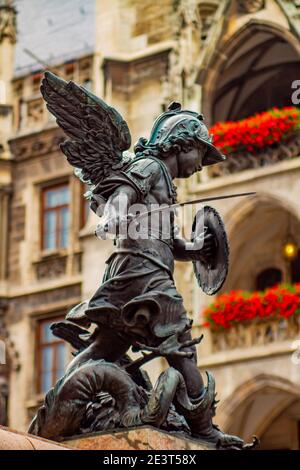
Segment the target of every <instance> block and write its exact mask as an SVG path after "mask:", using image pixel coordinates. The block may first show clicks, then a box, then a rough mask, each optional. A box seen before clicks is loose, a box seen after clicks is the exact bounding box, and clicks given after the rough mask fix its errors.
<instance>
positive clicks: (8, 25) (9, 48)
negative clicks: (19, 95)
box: [0, 0, 16, 184]
mask: <svg viewBox="0 0 300 470" xmlns="http://www.w3.org/2000/svg"><path fill="white" fill-rule="evenodd" d="M15 42H16V10H15V8H14V7H13V6H12V2H11V0H0V158H1V159H8V158H9V156H10V153H9V148H8V144H7V140H8V138H9V136H10V134H11V131H12V106H11V105H12V94H11V81H12V78H13V70H14V44H15ZM0 184H1V181H0Z"/></svg>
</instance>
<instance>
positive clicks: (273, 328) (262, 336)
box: [212, 315, 300, 353]
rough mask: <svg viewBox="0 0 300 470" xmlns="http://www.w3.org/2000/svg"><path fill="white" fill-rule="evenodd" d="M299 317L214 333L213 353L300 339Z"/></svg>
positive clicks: (259, 322) (254, 323)
mask: <svg viewBox="0 0 300 470" xmlns="http://www.w3.org/2000/svg"><path fill="white" fill-rule="evenodd" d="M299 334H300V319H299V316H298V315H294V316H291V317H289V318H282V319H281V320H280V321H278V320H268V321H255V322H253V323H251V324H248V325H242V324H241V325H237V326H234V327H232V328H230V329H229V330H226V331H222V332H212V352H213V353H216V352H220V351H230V350H232V349H236V348H242V349H245V348H253V347H255V346H265V345H267V344H270V343H276V342H278V341H286V340H292V339H294V338H297V337H299Z"/></svg>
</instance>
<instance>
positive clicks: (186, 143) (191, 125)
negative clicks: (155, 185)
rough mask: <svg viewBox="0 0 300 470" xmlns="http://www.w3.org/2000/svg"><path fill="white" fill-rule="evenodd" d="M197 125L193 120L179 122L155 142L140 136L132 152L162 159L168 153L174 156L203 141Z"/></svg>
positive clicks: (141, 155) (137, 155)
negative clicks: (170, 131)
mask: <svg viewBox="0 0 300 470" xmlns="http://www.w3.org/2000/svg"><path fill="white" fill-rule="evenodd" d="M198 131H199V127H198V126H197V123H195V122H188V123H180V125H178V126H177V127H176V128H175V132H174V133H173V134H172V133H170V135H169V136H168V137H167V138H166V139H165V140H162V141H158V142H157V143H156V144H149V143H148V141H147V139H146V138H145V137H140V138H139V140H138V141H137V143H136V144H135V146H134V153H135V156H136V157H137V158H139V157H156V158H160V159H164V158H167V157H169V156H170V155H173V156H176V155H178V154H179V153H180V152H189V151H190V150H192V149H193V148H194V147H195V146H199V145H200V144H202V145H203V146H205V147H206V145H205V143H204V142H201V141H200V140H199V133H198Z"/></svg>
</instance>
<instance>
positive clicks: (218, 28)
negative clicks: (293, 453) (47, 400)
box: [0, 0, 300, 449]
mask: <svg viewBox="0 0 300 470" xmlns="http://www.w3.org/2000/svg"><path fill="white" fill-rule="evenodd" d="M61 3H62V2H57V1H56V0H51V2H40V1H36V0H20V1H16V2H14V5H13V4H12V2H10V1H2V2H0V122H1V128H0V129H1V130H0V143H1V147H0V151H1V153H0V220H1V226H0V246H1V251H0V339H2V341H3V342H4V343H5V346H6V364H5V365H2V366H0V367H1V369H0V397H1V398H0V406H1V412H0V419H1V421H2V422H3V423H4V422H6V423H7V424H9V425H10V426H11V427H13V428H15V429H20V430H25V429H26V427H27V426H28V423H29V421H30V419H31V417H32V415H33V414H34V412H35V410H36V408H37V406H38V405H39V404H40V403H41V400H42V399H43V395H44V393H45V391H46V390H48V389H49V388H50V387H51V386H52V385H53V383H54V382H55V381H56V380H57V378H58V377H59V376H60V375H61V374H62V372H63V369H64V367H65V364H66V362H67V361H68V360H69V359H70V357H71V351H70V350H69V349H68V348H67V347H66V346H65V345H64V344H63V343H62V342H60V341H59V340H58V339H55V338H54V337H53V336H52V335H51V334H50V330H49V325H50V324H51V323H52V322H53V321H54V320H55V319H59V318H63V317H64V315H65V314H66V312H67V311H68V309H69V308H71V307H72V306H73V305H75V304H76V303H78V302H80V301H81V300H83V299H86V298H89V297H90V296H91V295H92V294H93V292H94V291H95V290H96V288H97V285H98V283H99V281H100V279H101V275H102V274H103V271H104V268H105V260H106V259H107V257H108V256H109V254H110V253H111V251H112V249H113V247H112V245H111V243H110V242H104V241H99V240H98V239H97V238H96V237H95V236H94V228H95V224H96V223H97V220H96V216H95V215H93V214H92V213H91V212H90V211H88V208H87V205H86V203H85V201H84V198H83V194H84V192H85V188H84V187H83V185H81V183H80V182H79V180H77V179H76V178H75V177H74V176H73V172H72V169H71V167H70V166H69V164H68V163H67V162H66V161H65V159H64V157H63V156H62V154H61V152H60V150H59V143H60V142H62V141H63V140H64V136H63V135H62V132H61V131H60V130H59V129H58V127H57V126H56V124H55V122H54V121H53V118H52V117H51V115H50V114H49V113H48V111H47V110H46V107H45V104H44V102H43V100H42V98H41V95H40V92H39V86H40V80H41V77H42V74H43V71H44V70H45V69H50V70H52V71H53V72H54V73H56V74H58V75H59V76H61V77H62V78H65V79H66V80H70V79H72V80H74V81H76V82H77V83H80V84H82V85H83V86H85V87H87V88H89V89H91V90H92V91H93V92H94V93H95V94H97V95H99V96H100V97H101V98H103V99H104V100H106V101H107V102H108V103H109V104H111V105H113V106H115V107H116V108H117V109H118V110H119V111H120V112H121V114H122V115H123V117H124V118H125V119H126V121H127V122H128V125H129V128H130V130H131V133H132V137H133V142H135V141H136V140H137V138H138V137H140V136H145V137H147V135H148V134H149V130H150V128H151V125H152V123H153V120H154V118H155V117H156V116H157V115H158V114H159V113H160V112H162V111H163V110H164V109H166V106H167V105H168V103H169V102H170V101H174V100H176V101H180V102H181V103H183V106H184V107H185V108H190V109H193V110H196V111H199V112H200V111H201V112H203V114H204V116H205V122H206V123H207V125H209V126H211V125H213V124H214V123H216V122H218V121H231V120H232V121H238V120H241V119H243V118H245V117H247V116H251V115H253V114H254V113H256V112H261V111H264V110H267V109H269V108H271V107H274V106H277V107H284V106H292V93H293V89H292V83H293V82H294V81H295V80H297V79H299V80H300V77H299V76H297V72H298V71H299V64H300V39H299V36H300V19H299V14H300V4H299V2H297V1H288V0H265V1H263V0H262V1H259V0H252V1H251V0H220V1H217V0H205V1H204V0H176V1H175V0H164V1H163V2H158V1H153V0H152V1H150V0H149V1H148V0H143V1H141V0H113V1H108V0H99V1H96V0H88V1H85V2H82V1H80V0H75V1H74V0H72V2H71V1H67V2H63V5H61ZM41 18H42V19H41ZM29 25H31V27H29ZM299 154H300V141H299V137H297V135H296V136H295V138H294V139H293V140H292V141H291V142H289V143H288V144H286V143H285V144H284V143H282V145H280V147H279V149H277V150H276V151H274V149H268V150H266V151H265V152H264V154H263V155H261V156H260V158H259V159H257V158H254V157H253V156H251V152H250V153H249V152H248V153H247V154H245V155H240V156H239V158H238V160H237V159H232V158H229V159H228V161H227V162H226V163H224V164H223V165H219V166H213V167H211V168H209V169H204V170H203V171H202V172H201V173H199V174H198V175H195V176H193V177H192V178H190V179H189V180H186V181H184V182H183V183H182V182H181V183H179V184H178V190H179V191H178V192H179V197H180V200H184V199H189V198H194V197H196V196H200V195H201V196H203V197H206V196H218V195H221V194H228V193H239V192H242V191H249V190H251V191H256V195H255V197H253V198H250V199H244V200H234V199H233V200H231V201H230V202H229V201H228V200H227V201H222V202H218V203H217V204H215V207H216V208H217V210H218V211H219V212H220V214H221V215H222V217H223V218H224V221H225V225H226V229H227V232H228V236H229V240H230V246H231V257H230V271H229V275H228V279H227V281H226V283H225V285H224V286H223V288H222V292H228V291H231V290H237V289H243V290H255V289H257V288H258V287H261V286H262V287H267V286H268V285H269V284H268V282H269V280H270V278H271V277H272V276H275V278H276V279H277V280H278V281H280V282H299V280H300V278H299V274H298V273H299V268H298V258H296V259H295V260H294V261H293V263H291V262H290V261H288V260H287V259H286V258H285V257H284V256H283V253H282V246H283V245H284V243H285V242H286V240H287V239H288V238H289V237H292V238H293V240H294V241H295V243H296V244H297V245H298V246H300V238H299V237H300V235H299V234H300V230H299V225H300V209H299V203H298V201H299V195H300V186H299V185H300V183H299V176H300V159H299V158H298V156H299ZM219 167H220V168H219ZM191 216H192V214H191ZM191 216H190V217H188V218H187V220H185V221H184V226H185V229H186V231H187V233H188V232H189V226H190V224H191ZM299 263H300V261H299ZM176 279H177V283H178V287H179V290H180V292H182V294H183V296H184V300H185V306H186V308H187V310H188V312H189V314H190V315H191V317H192V318H193V320H194V331H193V334H198V333H199V332H201V331H203V327H202V324H203V310H204V308H205V307H206V306H207V305H208V304H209V303H210V302H211V301H212V299H211V298H209V297H207V296H206V295H205V294H203V293H202V292H201V291H200V289H199V287H198V286H197V284H196V281H195V279H194V274H193V268H192V266H191V264H186V263H178V265H177V266H176ZM299 336H300V325H299V324H298V323H297V322H294V321H293V322H292V321H287V322H286V323H285V324H281V325H279V324H278V322H276V321H269V322H267V323H266V322H265V323H257V322H256V323H255V322H253V324H250V325H247V326H242V325H241V326H237V327H236V329H233V330H230V331H228V332H221V333H214V332H211V331H209V330H207V329H205V340H204V341H203V344H201V345H200V346H199V366H200V368H201V369H202V370H204V369H210V370H211V371H212V372H213V373H214V374H215V376H216V381H217V387H218V394H219V398H220V399H221V403H220V405H219V407H218V410H217V417H216V421H217V422H218V423H219V424H220V425H221V426H222V427H223V429H224V430H226V431H229V432H232V433H237V434H240V435H241V436H242V437H243V438H245V439H249V438H251V435H252V434H258V435H260V436H261V437H262V448H280V449H282V448H289V449H295V448H299V429H300V426H299V423H300V365H297V361H293V360H292V354H293V353H294V352H295V350H297V347H298V346H297V343H296V340H297V338H298V339H300V338H299ZM163 366H164V364H163V362H162V361H159V360H157V361H156V367H155V368H153V367H152V368H151V371H150V373H151V376H152V378H153V379H155V377H157V376H158V374H159V371H160V370H161V368H162V367H163Z"/></svg>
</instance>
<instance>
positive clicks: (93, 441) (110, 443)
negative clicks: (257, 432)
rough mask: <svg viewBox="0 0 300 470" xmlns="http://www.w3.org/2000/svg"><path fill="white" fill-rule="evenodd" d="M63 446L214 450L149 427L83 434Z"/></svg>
mask: <svg viewBox="0 0 300 470" xmlns="http://www.w3.org/2000/svg"><path fill="white" fill-rule="evenodd" d="M64 444H66V445H67V446H68V447H74V448H76V449H84V450H215V446H214V445H212V444H209V443H207V442H203V441H198V440H195V439H189V438H187V437H184V436H183V435H181V434H178V433H170V432H165V431H161V430H158V429H155V428H151V427H150V426H145V427H139V428H136V429H128V430H117V431H111V432H109V433H108V432H99V433H94V434H85V435H81V436H76V437H73V438H72V439H68V440H65V441H64Z"/></svg>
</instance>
